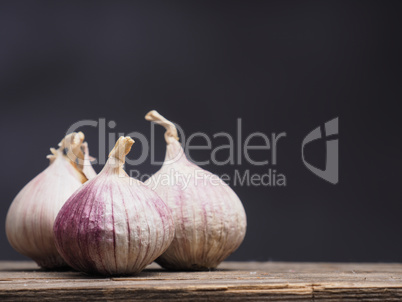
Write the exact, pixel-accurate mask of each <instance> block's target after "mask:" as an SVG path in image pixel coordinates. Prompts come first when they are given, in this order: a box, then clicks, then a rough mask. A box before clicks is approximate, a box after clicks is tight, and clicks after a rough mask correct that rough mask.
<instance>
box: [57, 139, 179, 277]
mask: <svg viewBox="0 0 402 302" xmlns="http://www.w3.org/2000/svg"><path fill="white" fill-rule="evenodd" d="M133 142H134V141H132V140H131V139H130V138H128V137H126V138H124V137H121V138H120V139H119V140H118V142H117V143H116V146H115V148H114V149H113V151H112V152H111V154H110V155H109V159H108V161H107V163H106V165H105V167H104V168H103V170H102V171H101V172H100V173H99V174H98V175H97V176H96V177H95V178H93V179H92V180H89V181H88V182H87V183H86V184H85V185H84V186H83V187H82V188H81V189H79V190H78V191H77V192H75V193H74V194H73V196H71V197H70V198H69V200H68V201H67V202H66V204H65V205H64V206H63V208H62V209H61V210H60V212H59V214H58V216H57V218H56V221H55V224H54V233H55V237H56V246H57V249H58V250H59V252H60V254H61V255H62V256H63V258H64V259H65V261H66V262H67V263H68V264H69V265H70V266H72V267H73V268H75V269H76V270H79V271H81V272H84V273H88V274H101V275H129V274H136V273H139V272H140V271H142V270H143V269H144V268H145V266H147V265H148V264H150V263H151V262H153V261H154V260H155V259H156V258H157V257H158V256H160V255H161V254H162V253H163V252H164V251H165V250H166V249H167V247H168V246H169V245H170V243H171V241H172V239H173V236H174V222H173V218H172V215H171V211H170V209H169V208H168V206H167V205H166V204H165V203H164V202H163V201H162V200H161V198H160V197H159V196H158V195H157V194H156V193H155V192H153V191H152V190H150V189H149V188H148V187H147V186H145V185H144V184H143V183H141V182H140V181H137V180H135V179H132V178H130V177H129V176H128V175H127V174H126V173H125V171H124V170H123V169H122V166H123V164H124V158H125V155H126V154H127V153H128V152H129V150H130V148H131V145H132V144H133ZM122 150H124V151H122Z"/></svg>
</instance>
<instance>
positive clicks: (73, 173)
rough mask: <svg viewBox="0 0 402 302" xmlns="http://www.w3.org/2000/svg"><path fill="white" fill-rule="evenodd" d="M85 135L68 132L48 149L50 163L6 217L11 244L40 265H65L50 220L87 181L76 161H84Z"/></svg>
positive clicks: (16, 200)
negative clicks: (59, 141)
mask: <svg viewBox="0 0 402 302" xmlns="http://www.w3.org/2000/svg"><path fill="white" fill-rule="evenodd" d="M83 141H84V134H83V133H82V132H79V133H71V134H69V135H67V136H66V137H65V138H64V139H63V140H62V141H61V143H60V144H59V149H57V150H55V149H53V148H51V151H52V155H49V156H48V158H49V160H50V165H49V167H47V168H46V169H45V170H44V171H43V172H42V173H40V174H39V175H38V176H36V177H35V178H34V179H33V180H31V181H30V182H29V183H28V184H27V185H26V186H25V187H24V188H23V189H22V190H21V191H20V192H19V193H18V195H17V196H16V197H15V199H14V201H13V202H12V204H11V206H10V208H9V210H8V213H7V218H6V234H7V238H8V241H9V242H10V244H11V246H12V247H13V248H14V249H15V250H16V251H18V252H19V253H21V254H23V255H25V256H28V257H30V258H32V259H33V260H35V261H36V262H37V263H38V265H39V266H41V267H43V268H57V267H63V266H66V263H65V262H64V260H63V259H62V258H61V257H60V255H59V253H58V252H57V249H56V247H55V244H54V236H53V222H54V220H55V218H56V215H57V213H58V212H59V210H60V208H61V207H62V206H63V204H64V203H65V202H66V200H67V199H68V198H69V197H70V196H71V194H73V193H74V191H75V190H77V189H78V188H79V187H81V185H82V183H83V182H85V181H86V180H87V178H86V177H85V175H84V174H83V172H82V171H81V170H80V168H79V165H78V164H77V162H78V161H83V160H84V157H83V155H82V152H81V144H82V143H83Z"/></svg>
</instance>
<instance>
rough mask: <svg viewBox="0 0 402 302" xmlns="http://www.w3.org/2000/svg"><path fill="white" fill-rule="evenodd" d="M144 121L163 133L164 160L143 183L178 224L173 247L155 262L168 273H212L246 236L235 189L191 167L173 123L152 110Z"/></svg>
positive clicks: (244, 223) (240, 206)
mask: <svg viewBox="0 0 402 302" xmlns="http://www.w3.org/2000/svg"><path fill="white" fill-rule="evenodd" d="M145 118H146V119H147V120H148V121H154V122H157V123H159V124H161V125H162V126H164V127H165V128H166V133H165V140H166V143H167V147H166V157H165V162H164V163H163V165H162V167H161V169H160V170H159V171H158V172H157V173H155V174H154V175H153V176H152V177H151V178H149V179H148V181H147V182H146V184H147V185H148V186H150V187H151V188H152V189H154V190H155V192H157V193H158V194H159V196H160V197H161V198H162V199H163V200H164V201H165V202H166V203H167V204H168V206H169V207H170V208H171V210H172V213H173V218H174V219H175V224H176V234H175V237H174V239H173V242H172V244H171V245H170V246H169V248H168V249H167V250H166V252H165V253H164V254H163V255H162V256H160V257H159V258H158V259H157V260H156V262H157V263H159V264H160V265H162V266H163V267H165V268H168V269H176V270H179V269H180V270H205V269H212V268H215V267H216V266H217V265H218V264H219V263H220V262H222V261H223V260H224V259H225V258H227V257H228V256H229V255H230V254H231V253H232V252H234V251H235V250H236V249H237V248H238V247H239V246H240V244H241V242H242V241H243V239H244V236H245V233H246V224H247V222H246V214H245V211H244V208H243V205H242V203H241V201H240V200H239V198H238V197H237V195H236V194H235V193H234V192H233V190H232V189H231V188H230V187H229V186H228V185H227V184H226V183H224V182H223V181H221V180H220V179H219V178H218V176H216V175H214V174H212V173H210V172H208V171H205V170H203V169H201V168H200V167H198V166H196V165H194V164H193V163H191V162H189V161H188V160H187V158H186V156H185V155H184V151H183V148H182V147H181V145H180V143H179V142H178V136H177V130H176V127H175V126H174V124H173V123H171V122H170V121H168V120H166V119H165V118H164V117H163V116H161V115H160V114H159V113H158V112H156V111H151V112H149V113H148V114H147V115H146V116H145Z"/></svg>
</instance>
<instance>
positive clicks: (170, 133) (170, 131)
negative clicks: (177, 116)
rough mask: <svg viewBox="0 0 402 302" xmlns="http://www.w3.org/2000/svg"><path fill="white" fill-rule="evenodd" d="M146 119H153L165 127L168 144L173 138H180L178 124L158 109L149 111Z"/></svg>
mask: <svg viewBox="0 0 402 302" xmlns="http://www.w3.org/2000/svg"><path fill="white" fill-rule="evenodd" d="M145 119H146V120H147V121H152V122H155V123H157V124H160V125H162V126H163V127H165V129H166V132H165V140H166V142H167V143H168V144H170V143H171V142H172V138H173V139H175V140H179V136H178V134H177V128H176V126H175V125H174V124H173V123H172V122H171V121H169V120H167V119H166V118H164V117H163V116H162V115H160V114H159V113H158V112H157V111H156V110H152V111H150V112H148V113H147V115H146V116H145Z"/></svg>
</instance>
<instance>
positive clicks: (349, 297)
mask: <svg viewBox="0 0 402 302" xmlns="http://www.w3.org/2000/svg"><path fill="white" fill-rule="evenodd" d="M229 298H230V299H233V300H239V301H258V300H267V301H289V300H296V301H328V300H333V301H339V300H345V301H356V300H358V299H363V300H365V301H401V300H402V264H335V263H283V262H224V263H223V264H221V265H220V266H219V268H218V270H215V271H210V272H168V271H166V270H163V269H161V268H160V267H159V266H157V265H156V264H152V265H150V266H149V267H148V268H147V269H146V270H145V271H143V272H142V273H141V274H140V275H138V276H133V277H118V278H96V277H89V276H85V275H83V274H81V273H78V272H75V271H64V272H50V271H43V270H41V269H39V268H38V267H37V266H36V264H35V263H33V262H0V301H31V300H41V301H81V300H91V301H92V300H96V301H121V300H130V301H142V300H148V301H158V300H161V301H162V300H163V301H177V300H181V301H183V302H185V301H190V300H208V301H223V300H225V299H229Z"/></svg>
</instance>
